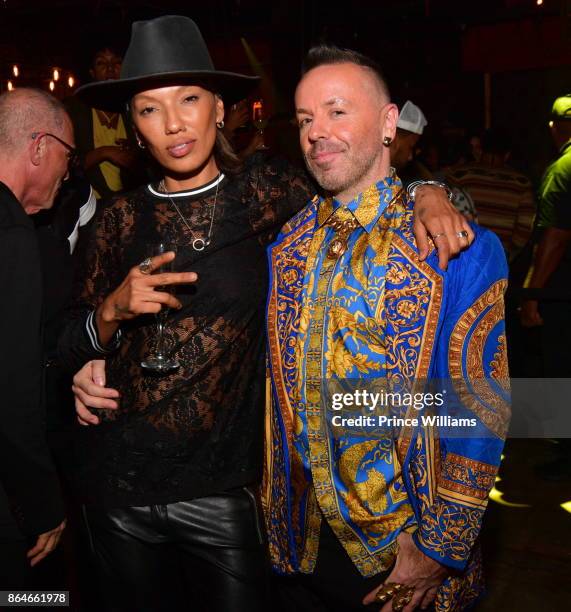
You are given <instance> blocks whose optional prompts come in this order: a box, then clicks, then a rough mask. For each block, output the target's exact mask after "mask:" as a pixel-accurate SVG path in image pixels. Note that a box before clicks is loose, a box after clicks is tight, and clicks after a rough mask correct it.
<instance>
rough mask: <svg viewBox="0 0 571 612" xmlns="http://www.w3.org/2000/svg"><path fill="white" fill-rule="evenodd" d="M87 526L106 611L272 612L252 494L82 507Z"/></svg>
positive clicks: (246, 490) (246, 491) (236, 492)
mask: <svg viewBox="0 0 571 612" xmlns="http://www.w3.org/2000/svg"><path fill="white" fill-rule="evenodd" d="M84 518H85V523H86V527H87V531H88V537H89V542H90V546H91V549H92V553H93V555H94V557H95V564H96V566H97V569H98V573H99V578H100V580H99V582H100V588H99V590H100V592H101V594H102V596H103V600H104V603H103V605H104V606H105V611H121V612H124V611H129V612H131V611H132V612H147V611H148V612H159V611H162V610H168V611H169V612H175V611H176V612H178V611H179V610H181V611H182V610H185V611H189V612H195V611H196V612H233V611H236V612H242V611H244V612H245V611H246V610H247V611H248V612H257V611H262V610H267V609H269V608H268V607H267V605H266V601H267V590H268V586H267V585H268V564H267V557H266V547H265V544H264V542H263V539H262V532H261V524H260V515H259V513H258V508H257V504H256V500H255V498H254V495H253V493H252V491H251V490H250V489H249V488H245V487H244V488H239V489H234V490H232V491H229V492H225V493H223V494H219V495H212V496H210V497H204V498H201V499H194V500H191V501H184V502H177V503H174V504H168V505H166V506H141V507H131V508H116V509H111V510H109V509H108V510H103V509H99V508H95V507H85V509H84ZM102 612H103V611H102Z"/></svg>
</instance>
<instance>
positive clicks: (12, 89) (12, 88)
mask: <svg viewBox="0 0 571 612" xmlns="http://www.w3.org/2000/svg"><path fill="white" fill-rule="evenodd" d="M8 91H14V85H12V81H8Z"/></svg>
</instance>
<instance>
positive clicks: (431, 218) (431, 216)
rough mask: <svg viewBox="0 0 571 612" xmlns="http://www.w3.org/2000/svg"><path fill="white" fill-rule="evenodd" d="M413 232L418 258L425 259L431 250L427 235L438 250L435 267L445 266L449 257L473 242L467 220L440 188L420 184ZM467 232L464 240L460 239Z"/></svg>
mask: <svg viewBox="0 0 571 612" xmlns="http://www.w3.org/2000/svg"><path fill="white" fill-rule="evenodd" d="M412 230H413V232H414V237H415V238H416V243H417V245H418V251H419V259H420V260H421V261H423V260H424V259H426V258H427V257H428V256H429V255H430V253H431V251H432V249H431V248H430V245H429V242H428V236H429V235H430V237H431V238H432V241H433V243H434V246H435V247H436V248H437V249H438V265H439V266H440V268H441V269H442V270H446V268H447V267H448V261H449V260H450V258H451V257H454V256H455V255H458V253H460V251H462V250H464V249H466V248H468V247H469V246H470V244H471V243H472V241H473V240H474V232H473V231H472V228H471V227H470V225H469V223H468V221H467V220H466V218H465V217H464V215H462V214H461V213H459V212H458V211H457V210H456V209H455V208H454V206H453V204H452V203H451V202H450V200H449V199H448V197H447V195H446V192H445V191H444V189H442V188H441V187H436V186H434V185H419V186H418V187H417V188H416V191H415V202H414V219H413V226H412ZM461 232H466V233H467V236H466V237H461Z"/></svg>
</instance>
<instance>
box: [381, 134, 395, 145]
mask: <svg viewBox="0 0 571 612" xmlns="http://www.w3.org/2000/svg"><path fill="white" fill-rule="evenodd" d="M392 141H393V139H392V138H391V137H390V136H385V137H384V138H383V144H384V145H385V147H390V146H391V142H392Z"/></svg>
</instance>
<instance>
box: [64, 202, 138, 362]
mask: <svg viewBox="0 0 571 612" xmlns="http://www.w3.org/2000/svg"><path fill="white" fill-rule="evenodd" d="M130 220H132V214H130V213H129V204H128V202H127V200H125V199H118V200H112V201H109V202H107V203H104V204H100V207H99V208H98V210H97V212H96V216H95V219H94V220H93V223H92V224H91V226H90V228H89V230H88V232H87V233H86V234H85V235H84V236H83V237H82V242H80V245H79V248H78V252H77V269H76V272H75V275H74V285H73V292H72V302H71V307H70V308H69V310H68V316H67V322H66V325H65V326H64V329H63V331H62V334H61V336H60V338H59V343H58V354H59V359H60V361H61V363H62V364H63V366H64V367H66V368H67V369H69V370H71V371H76V370H77V369H79V368H80V367H81V366H82V365H83V364H84V363H85V362H86V361H89V360H90V359H97V358H102V357H104V356H105V355H106V354H108V353H109V352H112V351H113V350H115V349H116V348H117V346H118V341H119V337H120V334H118V335H117V336H116V338H115V339H114V340H113V341H111V342H110V343H109V344H108V345H107V346H103V345H102V344H101V343H100V341H99V337H98V334H97V328H96V325H95V322H94V318H93V313H94V311H95V309H96V308H97V307H98V306H99V305H100V304H101V303H102V302H103V300H104V299H105V297H106V296H107V295H108V294H109V293H110V292H111V291H112V290H113V289H115V287H117V286H118V285H119V284H120V283H121V281H122V280H123V277H124V275H125V271H124V270H123V269H122V267H121V254H120V249H121V245H122V244H124V239H125V234H126V233H127V232H128V228H129V227H130V225H131V223H130Z"/></svg>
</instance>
